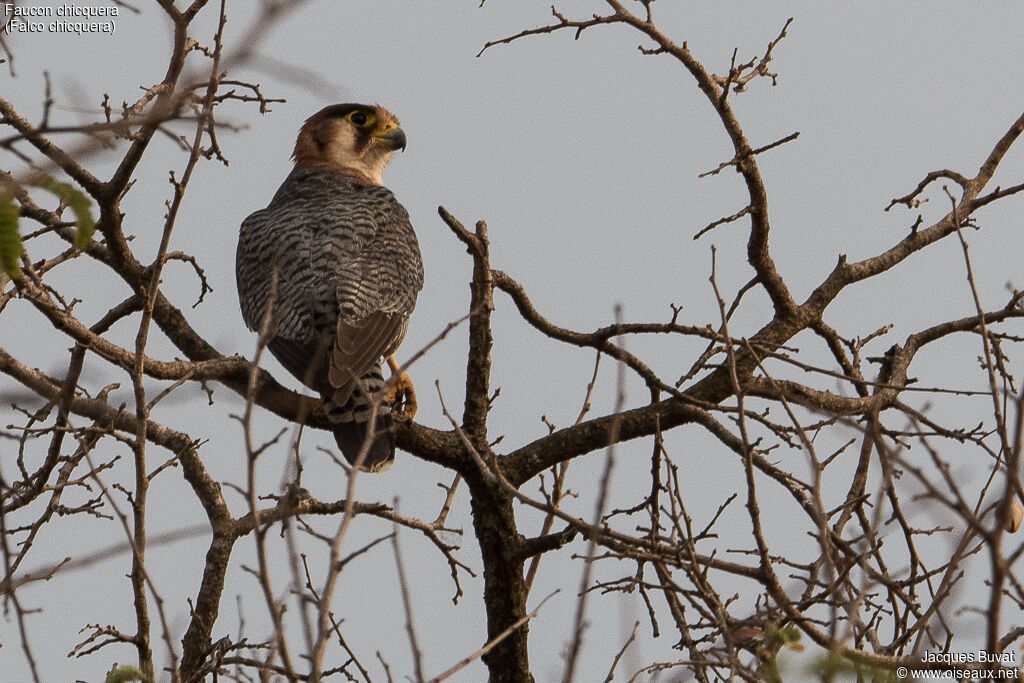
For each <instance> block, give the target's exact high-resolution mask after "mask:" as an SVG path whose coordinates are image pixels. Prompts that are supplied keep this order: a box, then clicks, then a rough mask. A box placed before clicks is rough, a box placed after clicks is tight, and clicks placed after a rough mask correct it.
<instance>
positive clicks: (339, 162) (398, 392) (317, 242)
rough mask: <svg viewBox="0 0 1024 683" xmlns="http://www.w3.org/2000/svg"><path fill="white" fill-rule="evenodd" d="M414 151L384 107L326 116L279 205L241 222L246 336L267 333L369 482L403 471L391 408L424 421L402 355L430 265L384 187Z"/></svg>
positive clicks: (329, 110) (277, 198) (351, 108)
mask: <svg viewBox="0 0 1024 683" xmlns="http://www.w3.org/2000/svg"><path fill="white" fill-rule="evenodd" d="M405 145H406V138H405V133H404V132H403V131H402V129H401V127H400V125H399V122H398V119H397V118H395V116H394V115H392V114H391V113H390V112H389V111H387V110H386V109H384V108H383V107H381V106H379V105H373V106H370V105H363V104H336V105H332V106H329V107H326V108H325V109H322V110H321V111H319V112H317V113H316V114H314V115H313V116H311V117H310V118H309V119H308V120H307V121H306V122H305V124H303V126H302V129H301V130H300V131H299V136H298V140H297V141H296V143H295V151H294V153H293V154H292V159H293V160H294V162H295V167H294V169H293V170H292V172H291V173H290V174H289V175H288V177H287V179H285V181H284V183H282V185H281V187H280V188H279V189H278V190H277V193H276V194H275V195H274V197H273V199H272V200H271V201H270V205H269V206H267V208H265V209H262V210H260V211H257V212H255V213H253V214H252V215H250V216H249V217H248V218H246V219H245V220H244V221H243V222H242V227H241V230H240V232H239V236H238V250H237V252H236V255H235V275H236V278H237V281H238V300H239V303H240V305H241V308H242V317H243V318H244V319H245V323H246V325H247V326H248V327H249V329H251V330H254V331H263V330H266V332H265V334H266V337H265V339H266V340H267V348H268V349H269V350H270V352H271V353H272V354H273V355H274V357H275V358H277V360H278V361H280V363H281V364H282V365H283V366H284V367H285V368H286V369H287V370H288V371H289V372H290V373H291V374H293V375H294V376H295V377H296V378H298V379H299V380H300V381H301V382H303V383H304V384H305V385H306V386H308V387H310V388H311V389H314V390H315V391H317V392H318V393H319V394H320V397H321V399H322V400H323V405H324V411H325V412H326V414H327V419H328V421H329V422H330V424H331V429H332V431H333V432H334V439H335V441H336V442H337V444H338V447H339V448H340V449H341V452H342V454H344V456H345V458H346V459H347V460H348V461H349V462H350V463H352V464H353V465H355V466H357V467H358V468H359V469H361V470H364V471H368V472H379V471H381V470H384V469H386V468H387V467H389V466H390V465H391V463H392V462H394V459H395V432H394V422H393V420H392V417H391V410H392V407H393V406H394V407H395V408H396V409H398V408H399V406H400V407H401V413H402V414H403V415H404V416H405V417H412V415H413V414H414V413H415V410H416V398H415V392H414V391H413V388H412V382H411V381H410V380H409V378H408V376H407V375H405V373H404V372H402V371H401V369H400V367H399V365H398V363H397V362H396V361H395V359H394V356H393V354H394V353H395V351H396V350H397V349H398V346H399V344H401V343H402V339H403V338H404V337H405V333H406V330H407V329H408V325H409V316H410V314H411V313H412V311H413V308H414V307H415V305H416V297H417V295H418V294H419V291H420V289H422V287H423V261H422V258H421V257H420V250H419V244H418V243H417V241H416V234H415V233H414V232H413V228H412V223H411V222H410V220H409V214H408V212H407V211H406V210H405V208H404V207H403V206H402V205H401V204H399V203H398V200H397V199H395V196H394V194H392V193H391V191H390V190H389V189H387V188H386V187H384V186H383V185H382V183H381V176H382V174H383V172H384V168H385V167H386V166H387V165H388V162H390V161H391V156H392V154H393V153H394V151H395V150H404V149H405ZM382 358H387V359H388V364H389V365H390V367H391V371H392V379H391V382H390V383H387V384H386V383H385V381H384V377H383V373H382V368H381V359H382Z"/></svg>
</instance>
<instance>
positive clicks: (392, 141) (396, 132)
mask: <svg viewBox="0 0 1024 683" xmlns="http://www.w3.org/2000/svg"><path fill="white" fill-rule="evenodd" d="M375 137H376V139H377V140H378V141H380V143H381V144H383V145H384V146H385V147H387V148H388V149H391V150H396V149H400V150H402V151H405V143H406V140H405V131H403V130H402V129H401V128H392V129H391V130H389V131H388V132H387V133H384V134H382V135H377V136H375Z"/></svg>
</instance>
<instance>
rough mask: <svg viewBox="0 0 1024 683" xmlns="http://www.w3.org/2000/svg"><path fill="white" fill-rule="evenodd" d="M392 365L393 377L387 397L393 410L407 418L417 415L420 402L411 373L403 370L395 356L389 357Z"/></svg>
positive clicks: (389, 362)
mask: <svg viewBox="0 0 1024 683" xmlns="http://www.w3.org/2000/svg"><path fill="white" fill-rule="evenodd" d="M388 365H389V366H391V373H392V374H391V379H390V380H389V381H388V386H387V397H388V403H390V404H391V410H392V411H393V412H397V413H398V414H399V415H401V416H402V417H404V418H405V419H407V420H411V419H412V418H413V416H414V415H416V409H417V408H418V407H419V403H417V402H416V389H415V388H413V385H412V380H411V379H410V378H409V375H408V374H406V373H405V372H403V371H402V369H401V367H399V365H398V363H397V362H396V361H395V359H394V357H391V358H388Z"/></svg>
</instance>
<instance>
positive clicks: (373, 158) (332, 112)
mask: <svg viewBox="0 0 1024 683" xmlns="http://www.w3.org/2000/svg"><path fill="white" fill-rule="evenodd" d="M396 149H405V133H404V132H403V131H402V129H401V128H400V127H399V123H398V119H397V118H395V116H394V115H393V114H392V113H391V112H389V111H388V110H387V109H385V108H384V107H382V106H380V105H367V104H334V105H331V106H329V107H325V108H324V109H321V110H320V111H318V112H317V113H315V114H313V115H312V116H310V117H309V118H308V119H306V123H304V124H303V125H302V129H301V130H300V131H299V139H298V140H296V142H295V152H294V153H293V154H292V159H294V160H295V163H296V164H315V165H321V166H330V167H332V168H337V169H340V170H343V171H345V172H347V173H351V174H353V175H356V176H359V177H361V178H363V179H364V180H366V181H369V182H372V183H374V184H376V185H380V184H381V175H382V174H383V173H384V167H385V166H387V165H388V162H389V161H391V154H392V153H393V152H394V151H395V150H396Z"/></svg>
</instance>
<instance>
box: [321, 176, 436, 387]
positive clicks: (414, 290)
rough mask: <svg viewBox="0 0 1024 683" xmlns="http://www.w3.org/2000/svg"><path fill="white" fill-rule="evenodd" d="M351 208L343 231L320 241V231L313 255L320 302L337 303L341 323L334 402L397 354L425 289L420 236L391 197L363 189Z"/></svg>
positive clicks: (332, 375) (333, 362)
mask: <svg viewBox="0 0 1024 683" xmlns="http://www.w3.org/2000/svg"><path fill="white" fill-rule="evenodd" d="M349 208H350V209H351V210H350V211H349V212H348V217H347V221H346V224H345V225H344V226H335V227H334V229H329V230H325V231H323V233H322V238H321V233H320V232H319V231H318V238H321V239H319V240H318V239H316V238H315V239H314V247H313V251H312V254H313V258H314V264H315V265H314V268H315V269H316V270H318V272H320V273H321V274H322V275H324V276H325V280H326V282H327V283H328V291H325V292H323V293H322V295H323V297H324V298H323V299H322V300H325V301H326V302H327V303H328V304H330V303H331V302H333V304H334V306H335V311H336V315H337V319H336V323H335V326H334V344H333V347H332V349H331V353H330V370H329V380H330V384H331V386H332V387H334V388H335V390H336V391H335V399H336V400H339V399H343V398H344V397H345V396H347V395H348V393H349V392H351V390H352V387H353V386H354V385H355V382H356V381H357V380H358V379H359V378H360V377H362V376H363V375H364V374H365V373H366V372H367V371H368V370H369V369H370V368H371V367H373V366H374V365H375V364H376V363H377V362H378V361H379V360H380V358H381V357H382V356H387V355H390V354H392V353H394V351H395V350H396V349H397V348H398V345H399V344H400V343H401V342H402V339H403V338H404V337H405V332H406V330H407V329H408V324H409V315H410V314H411V313H412V310H413V308H414V307H415V305H416V297H417V295H418V293H419V290H420V289H421V288H422V286H423V263H422V260H421V258H420V252H419V245H418V244H417V241H416V235H415V234H414V233H413V230H412V224H411V222H410V220H409V214H408V213H407V212H406V211H405V209H404V208H403V207H402V206H401V204H399V203H398V201H397V200H396V199H395V198H394V195H392V194H391V192H390V191H388V190H386V189H385V188H382V187H374V188H366V190H364V192H362V193H360V197H359V201H356V202H354V203H351V204H350V205H349ZM341 234H345V237H344V238H343V239H339V235H341ZM319 298H320V297H319V296H318V299H319Z"/></svg>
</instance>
